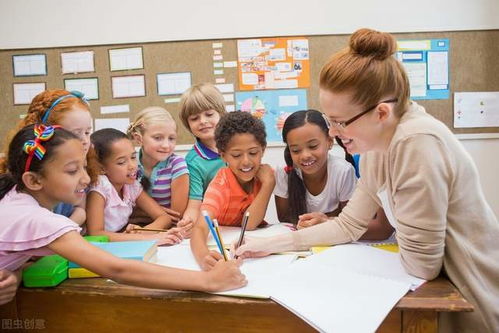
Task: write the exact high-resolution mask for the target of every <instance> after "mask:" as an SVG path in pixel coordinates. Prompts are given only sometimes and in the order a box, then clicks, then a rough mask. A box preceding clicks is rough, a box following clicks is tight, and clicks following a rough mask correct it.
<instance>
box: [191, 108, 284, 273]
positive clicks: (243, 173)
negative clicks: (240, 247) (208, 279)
mask: <svg viewBox="0 0 499 333" xmlns="http://www.w3.org/2000/svg"><path fill="white" fill-rule="evenodd" d="M215 139H216V145H217V148H218V151H219V152H220V156H221V157H222V159H223V160H224V161H225V162H226V163H227V165H228V166H227V167H225V168H222V169H220V170H219V171H218V173H217V175H216V176H215V178H214V179H213V180H212V182H211V183H210V185H209V186H208V188H207V190H206V193H205V195H204V199H203V203H202V205H201V210H204V211H206V212H208V215H209V216H210V217H211V218H212V219H217V220H218V222H219V223H220V225H227V226H240V225H241V220H242V218H243V215H244V214H245V213H246V212H249V213H250V216H249V220H248V224H247V229H248V230H252V229H255V228H256V227H257V226H258V225H259V224H260V223H262V221H263V218H264V217H265V212H266V210H267V205H268V203H269V199H270V196H271V195H272V191H273V190H274V185H275V179H274V172H273V170H272V169H271V168H270V166H269V165H267V164H261V160H262V157H263V152H264V151H265V147H266V146H267V141H266V133H265V125H264V124H263V122H262V121H261V120H259V119H256V118H254V117H253V116H251V114H249V113H247V112H231V113H228V114H226V115H224V116H223V117H222V118H221V119H220V122H219V123H218V125H217V128H216V131H215ZM208 232H209V229H208V226H207V224H206V222H205V221H204V218H203V216H199V217H198V220H197V223H196V224H195V226H194V229H193V233H192V239H191V250H192V252H193V254H194V257H195V258H196V261H197V262H198V264H199V266H201V268H202V269H203V270H210V269H212V268H213V267H214V265H215V264H216V262H217V261H218V260H223V256H222V255H221V254H220V253H219V252H217V251H210V250H208V247H207V246H206V240H207V237H208Z"/></svg>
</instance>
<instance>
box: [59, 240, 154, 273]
mask: <svg viewBox="0 0 499 333" xmlns="http://www.w3.org/2000/svg"><path fill="white" fill-rule="evenodd" d="M90 243H91V244H92V245H94V246H97V247H98V248H100V249H102V250H104V251H106V252H109V253H111V254H112V255H114V256H116V257H119V258H123V259H132V260H142V261H149V260H151V258H152V257H154V255H155V254H156V252H157V250H158V248H157V245H156V241H129V242H109V243H100V242H90ZM77 267H80V265H78V264H77V263H75V262H71V261H70V262H69V268H77Z"/></svg>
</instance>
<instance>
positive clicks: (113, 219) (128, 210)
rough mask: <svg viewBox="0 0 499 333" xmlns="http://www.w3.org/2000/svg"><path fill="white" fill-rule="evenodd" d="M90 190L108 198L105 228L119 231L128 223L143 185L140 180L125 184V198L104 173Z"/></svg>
mask: <svg viewBox="0 0 499 333" xmlns="http://www.w3.org/2000/svg"><path fill="white" fill-rule="evenodd" d="M90 191H95V192H97V193H99V194H100V195H102V197H103V198H104V200H106V205H105V207H104V229H105V230H106V231H111V232H117V231H120V230H121V229H123V227H125V226H126V225H127V224H128V218H129V217H130V215H132V211H133V207H134V206H135V201H136V200H137V198H138V197H139V195H140V193H142V185H140V183H139V182H138V181H135V182H134V183H133V184H131V185H129V184H125V185H123V199H121V198H120V196H119V194H118V192H117V191H116V189H115V188H114V186H113V184H111V182H110V181H109V179H108V178H107V177H106V176H104V175H100V176H99V180H98V183H97V185H95V186H93V187H91V188H90Z"/></svg>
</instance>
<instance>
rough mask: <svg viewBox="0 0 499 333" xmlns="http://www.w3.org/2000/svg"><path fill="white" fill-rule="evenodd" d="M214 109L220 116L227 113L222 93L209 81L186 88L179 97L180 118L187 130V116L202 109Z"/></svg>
mask: <svg viewBox="0 0 499 333" xmlns="http://www.w3.org/2000/svg"><path fill="white" fill-rule="evenodd" d="M207 110H214V111H216V112H218V113H219V114H220V116H222V115H224V114H225V113H227V111H226V110H225V101H224V97H223V95H222V93H221V92H220V90H218V89H217V88H216V87H215V86H214V85H213V84H211V83H200V84H196V85H193V86H192V87H190V88H189V89H187V90H186V91H185V92H184V93H183V94H182V98H181V99H180V120H182V124H184V126H185V128H187V129H188V130H189V131H190V130H191V129H190V127H189V121H188V119H189V117H190V116H192V115H195V114H198V113H201V112H203V111H207Z"/></svg>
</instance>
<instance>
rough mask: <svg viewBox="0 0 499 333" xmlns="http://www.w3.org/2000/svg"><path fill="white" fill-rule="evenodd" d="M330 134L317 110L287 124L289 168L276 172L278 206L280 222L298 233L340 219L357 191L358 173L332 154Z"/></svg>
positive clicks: (295, 115) (291, 118) (295, 116)
mask: <svg viewBox="0 0 499 333" xmlns="http://www.w3.org/2000/svg"><path fill="white" fill-rule="evenodd" d="M328 131H329V129H328V126H327V123H326V121H325V119H324V117H323V116H322V113H320V112H319V111H316V110H306V111H297V112H294V113H293V114H291V115H290V116H289V117H288V118H287V119H286V121H285V122H284V127H283V129H282V137H283V140H284V142H285V143H286V148H285V150H284V159H285V161H286V165H287V166H286V167H285V168H278V169H277V170H276V187H275V189H274V194H275V202H276V209H277V216H278V218H279V221H281V222H291V223H293V224H296V225H297V227H298V229H301V228H304V227H306V226H310V225H313V224H316V223H321V222H324V221H326V220H327V217H328V216H336V215H338V214H339V213H340V212H341V209H342V208H343V207H344V206H345V205H346V203H347V202H348V200H349V199H350V197H351V196H352V193H353V191H354V189H355V184H356V178H355V169H354V168H353V166H352V165H351V164H350V163H348V162H347V161H345V160H344V159H342V158H339V157H337V156H334V155H333V154H332V153H331V152H330V150H331V147H332V145H333V140H332V139H331V137H330V136H329V134H328ZM347 156H349V154H347ZM312 212H313V213H314V214H307V215H306V216H304V215H303V214H305V213H312Z"/></svg>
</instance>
